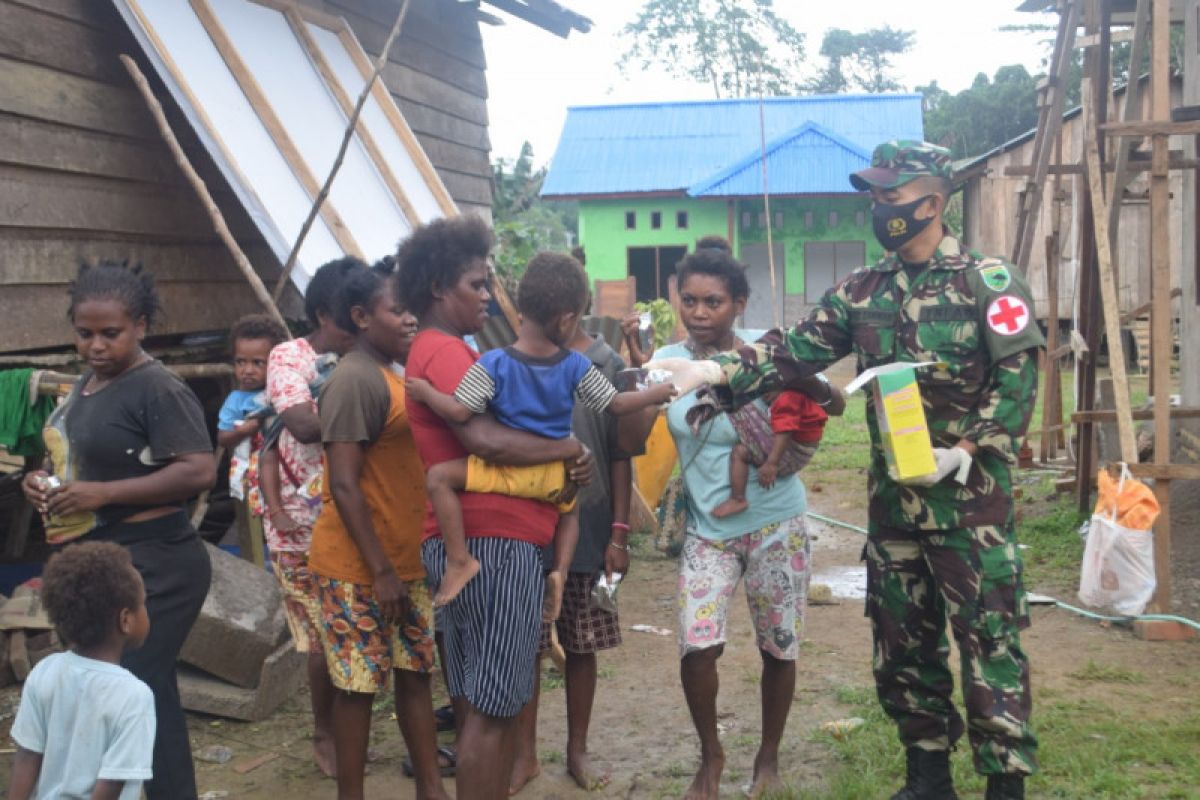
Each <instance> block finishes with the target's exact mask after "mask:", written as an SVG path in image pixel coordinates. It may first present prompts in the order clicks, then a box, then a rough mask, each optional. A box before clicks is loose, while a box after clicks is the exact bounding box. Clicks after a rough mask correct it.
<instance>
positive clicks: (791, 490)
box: [654, 247, 810, 798]
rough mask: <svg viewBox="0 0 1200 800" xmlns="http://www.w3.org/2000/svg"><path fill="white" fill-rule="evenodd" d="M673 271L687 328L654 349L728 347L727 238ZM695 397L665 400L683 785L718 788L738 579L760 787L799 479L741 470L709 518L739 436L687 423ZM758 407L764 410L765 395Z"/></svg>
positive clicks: (803, 533)
mask: <svg viewBox="0 0 1200 800" xmlns="http://www.w3.org/2000/svg"><path fill="white" fill-rule="evenodd" d="M678 282H679V295H680V311H681V315H682V318H683V324H684V327H685V328H686V329H687V332H688V338H687V341H686V342H683V343H680V344H676V345H669V346H667V347H664V348H661V349H660V350H659V351H658V352H656V353H655V354H654V358H655V359H656V360H657V359H662V358H680V357H682V358H691V359H697V358H704V357H705V356H706V355H708V354H709V353H715V352H721V351H723V350H726V349H727V348H732V347H734V346H735V345H736V344H737V343H738V341H739V339H738V337H737V336H736V334H735V333H734V330H733V323H734V320H735V319H736V318H737V317H738V316H739V315H741V313H742V312H743V311H744V310H745V308H746V300H747V298H748V297H749V294H750V289H749V286H748V284H747V281H746V275H745V272H744V270H743V268H742V266H741V265H740V264H738V262H737V261H735V260H734V259H733V256H732V255H730V254H729V252H728V250H725V249H717V248H713V247H702V248H700V249H698V250H697V251H696V252H695V253H693V254H692V255H689V256H688V257H687V258H685V259H684V260H683V261H682V262H680V264H679V272H678ZM696 404H697V395H696V393H695V392H693V393H691V394H689V395H686V396H684V397H683V398H681V399H680V400H678V401H676V402H675V403H674V404H673V405H671V406H670V408H669V409H668V411H667V423H668V426H669V427H670V430H671V435H672V437H673V438H674V439H675V444H676V447H677V448H678V449H679V462H680V466H681V468H682V475H683V483H684V488H685V489H686V490H687V496H688V504H687V507H688V524H687V529H686V530H687V532H686V535H685V537H684V544H683V553H682V556H681V558H680V562H679V563H680V574H679V606H680V624H679V636H680V642H679V645H680V655H681V656H682V664H681V666H680V677H681V679H682V681H683V692H684V695H685V696H686V697H687V703H688V709H689V710H690V711H691V714H692V721H693V722H694V723H695V725H696V732H697V733H698V734H699V736H700V757H701V761H700V769H699V771H698V772H697V773H696V777H695V780H693V781H692V785H691V787H690V788H689V789H688V793H687V797H689V798H716V797H717V795H718V792H719V788H720V783H721V772H722V770H723V768H724V766H725V753H724V751H723V750H722V748H721V743H720V740H719V738H718V736H717V687H718V678H717V659H719V658H720V657H721V653H722V652H723V651H724V649H725V622H726V616H727V612H728V605H729V599H730V597H731V596H732V595H733V592H734V589H735V588H736V586H737V583H738V582H739V581H741V580H743V579H744V581H745V588H746V598H747V600H748V601H749V604H750V615H751V618H752V619H753V621H754V626H755V636H756V640H757V644H758V649H759V651H760V653H761V656H762V715H763V717H762V742H761V745H760V746H759V750H758V755H757V757H756V758H755V760H754V784H753V789H752V790H751V795H752V796H759V795H761V794H762V793H763V792H765V791H769V790H771V789H774V788H778V787H779V786H780V778H779V740H780V737H781V736H782V735H783V729H784V725H785V724H786V722H787V716H788V711H789V709H790V708H791V705H792V692H793V689H794V688H795V684H796V664H795V660H796V658H797V656H798V655H799V652H800V636H801V628H802V625H803V621H804V612H805V607H806V601H807V593H808V578H809V566H810V562H809V553H810V548H809V539H808V532H807V530H806V529H805V526H804V511H805V494H804V485H803V484H802V483H801V482H800V479H799V477H797V476H792V477H789V478H784V479H781V480H779V481H778V482H776V483H775V484H774V486H773V487H772V488H770V489H763V488H762V487H761V486H760V485H759V483H758V481H756V480H751V481H750V482H749V486H748V487H747V493H746V497H747V500H748V501H749V508H748V509H747V510H746V511H745V512H743V513H741V514H738V515H736V516H733V517H728V518H725V519H717V518H715V517H714V516H713V514H712V512H713V510H714V509H715V508H716V507H717V505H718V504H720V503H721V501H722V500H724V499H725V497H726V496H727V495H728V494H729V454H730V452H731V451H732V449H733V446H734V445H735V444H736V443H737V441H738V438H737V434H736V433H735V430H734V427H733V424H732V423H731V422H730V421H729V419H728V417H727V416H726V415H724V414H720V415H719V416H717V417H716V418H715V419H712V421H710V422H707V423H704V424H702V425H700V426H699V427H698V429H697V430H695V431H693V429H692V428H691V426H690V425H689V423H688V421H687V419H686V416H687V412H688V411H689V409H691V408H693V407H694V406H695V405H696ZM760 410H761V412H762V413H763V414H764V416H765V414H766V413H767V412H766V407H765V405H764V406H761V409H760Z"/></svg>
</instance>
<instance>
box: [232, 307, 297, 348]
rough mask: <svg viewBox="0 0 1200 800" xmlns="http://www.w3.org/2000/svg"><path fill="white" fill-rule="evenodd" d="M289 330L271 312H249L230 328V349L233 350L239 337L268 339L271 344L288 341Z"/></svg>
mask: <svg viewBox="0 0 1200 800" xmlns="http://www.w3.org/2000/svg"><path fill="white" fill-rule="evenodd" d="M287 338H288V332H287V331H286V330H284V329H283V326H282V325H280V324H279V323H278V322H276V321H275V318H274V317H272V316H270V315H269V314H247V315H246V316H244V317H242V318H241V319H239V320H238V321H237V322H235V323H233V327H232V328H230V329H229V349H230V350H232V349H233V348H234V346H235V345H236V344H237V341H238V339H266V340H267V341H269V342H270V343H271V346H272V347H274V346H275V345H277V344H279V343H280V342H286V341H287Z"/></svg>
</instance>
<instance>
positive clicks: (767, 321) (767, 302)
mask: <svg viewBox="0 0 1200 800" xmlns="http://www.w3.org/2000/svg"><path fill="white" fill-rule="evenodd" d="M773 244H774V248H773V249H774V252H775V291H774V292H772V291H771V262H770V261H769V260H768V259H767V246H766V244H744V245H742V263H743V264H745V265H746V280H747V281H748V282H749V284H750V300H749V302H747V303H746V313H745V314H743V315H742V327H744V328H749V329H750V330H766V329H769V328H774V327H775V325H776V322H775V315H776V310H777V311H778V313H779V323H778V324H780V325H786V324H787V320H786V319H784V315H783V298H784V294H785V293H786V289H785V285H786V281H787V277H786V276H787V263H786V261H785V259H784V247H783V242H774V243H773ZM772 306H774V308H772Z"/></svg>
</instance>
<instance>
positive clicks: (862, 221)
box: [854, 211, 867, 228]
mask: <svg viewBox="0 0 1200 800" xmlns="http://www.w3.org/2000/svg"><path fill="white" fill-rule="evenodd" d="M854 224H855V225H857V226H858V227H860V228H861V227H862V226H864V225H866V224H867V212H865V211H855V212H854Z"/></svg>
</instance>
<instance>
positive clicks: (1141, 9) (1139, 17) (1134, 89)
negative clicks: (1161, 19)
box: [1108, 0, 1150, 255]
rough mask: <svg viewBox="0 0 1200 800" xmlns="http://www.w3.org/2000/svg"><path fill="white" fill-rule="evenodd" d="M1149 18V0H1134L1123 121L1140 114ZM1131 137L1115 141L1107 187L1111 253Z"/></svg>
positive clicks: (1127, 176) (1127, 177) (1126, 182)
mask: <svg viewBox="0 0 1200 800" xmlns="http://www.w3.org/2000/svg"><path fill="white" fill-rule="evenodd" d="M1149 19H1150V0H1137V10H1136V12H1135V13H1134V23H1133V45H1132V46H1131V47H1130V60H1129V63H1130V64H1131V65H1132V66H1130V68H1129V81H1128V83H1126V84H1125V108H1124V109H1122V114H1121V116H1122V118H1123V121H1125V122H1135V121H1137V120H1140V119H1141V118H1142V82H1141V80H1140V79H1139V77H1138V73H1139V71H1140V70H1141V66H1140V65H1141V63H1142V59H1143V58H1144V57H1145V50H1146V40H1147V39H1148V38H1149V37H1148V35H1147V34H1148V33H1149V31H1148V28H1149ZM1133 146H1134V141H1133V139H1131V138H1122V139H1121V140H1120V141H1119V142H1117V157H1116V163H1115V164H1114V165H1113V166H1114V170H1113V179H1112V184H1111V185H1110V186H1109V187H1108V236H1109V241H1110V242H1111V243H1112V249H1113V253H1114V255H1115V254H1116V253H1117V234H1118V231H1119V230H1120V227H1121V198H1123V197H1124V196H1125V187H1126V186H1128V185H1129V180H1130V177H1131V175H1130V169H1129V166H1130V163H1129V162H1130V158H1131V156H1132V153H1133Z"/></svg>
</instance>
